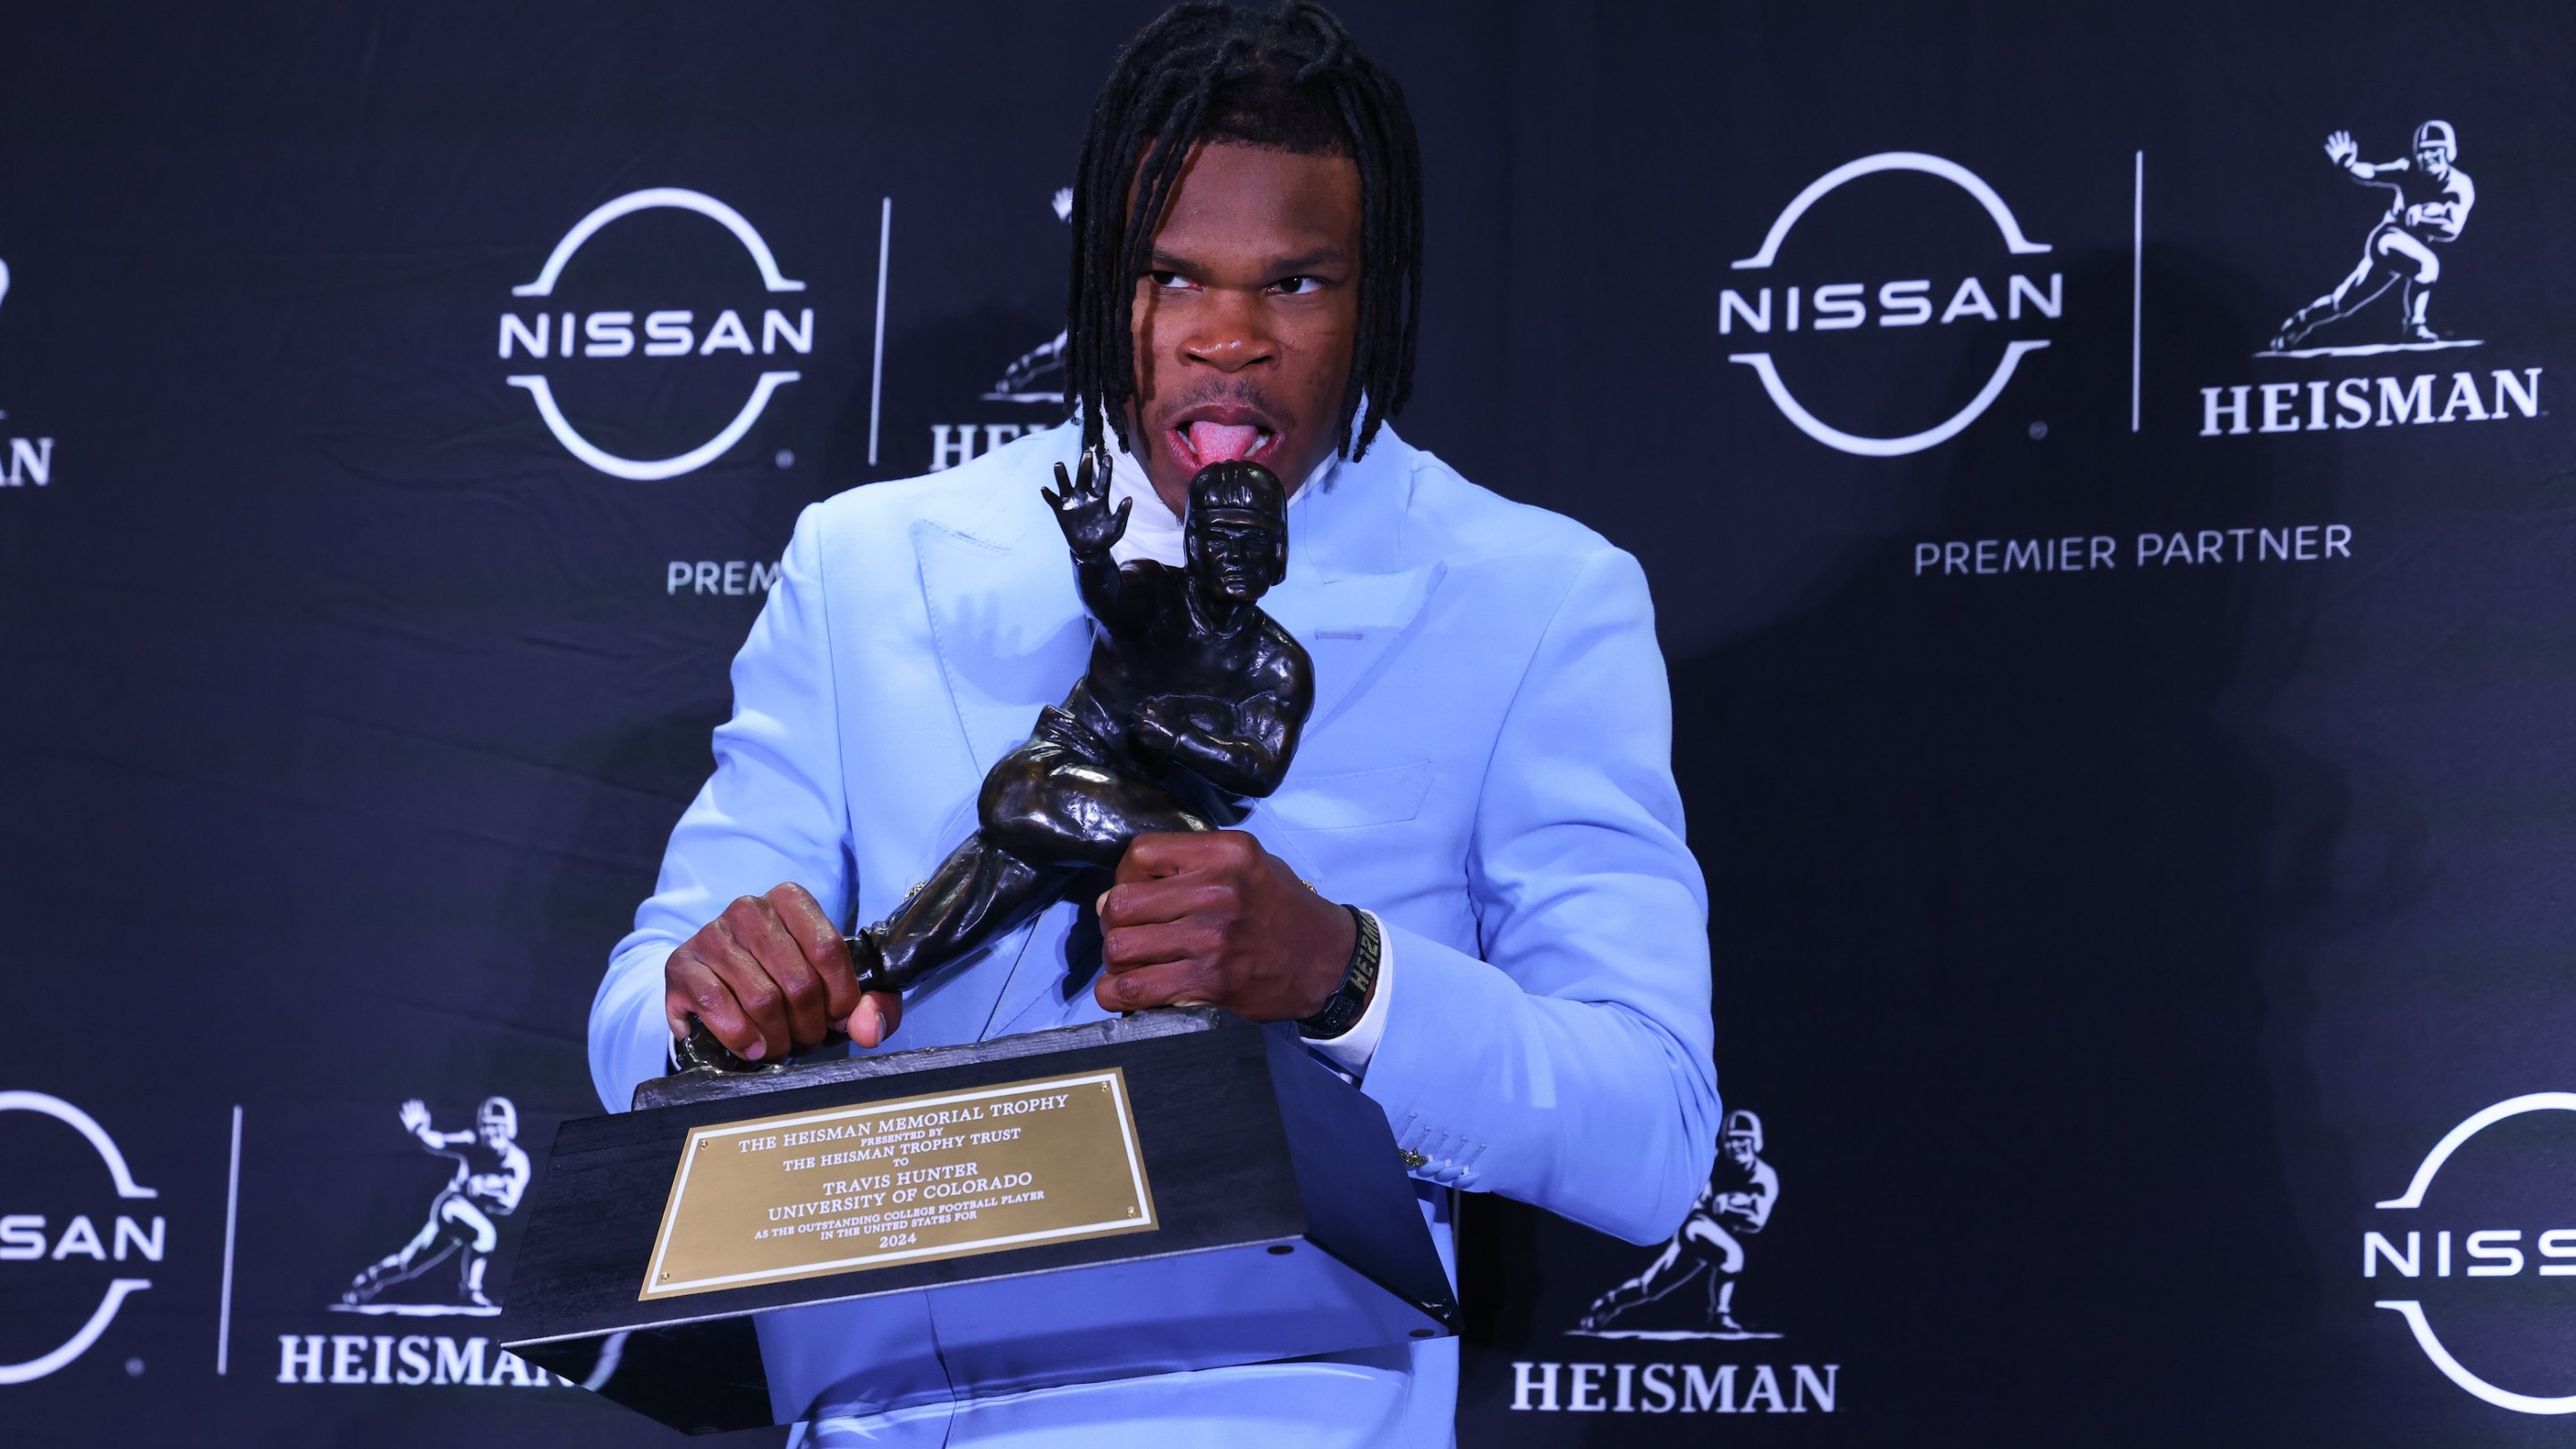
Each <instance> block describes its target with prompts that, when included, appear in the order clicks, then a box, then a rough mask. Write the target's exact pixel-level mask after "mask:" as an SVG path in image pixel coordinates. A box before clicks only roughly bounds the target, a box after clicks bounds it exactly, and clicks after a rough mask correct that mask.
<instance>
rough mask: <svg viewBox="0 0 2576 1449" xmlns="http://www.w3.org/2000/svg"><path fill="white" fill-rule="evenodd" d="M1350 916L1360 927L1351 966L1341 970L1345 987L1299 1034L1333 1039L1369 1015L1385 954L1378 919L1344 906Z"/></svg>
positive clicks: (1338, 989) (1337, 989)
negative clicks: (1371, 992) (1372, 991)
mask: <svg viewBox="0 0 2576 1449" xmlns="http://www.w3.org/2000/svg"><path fill="white" fill-rule="evenodd" d="M1342 909H1343V910H1346V911H1348V912H1350V913H1351V924H1352V925H1353V926H1356V927H1357V928H1358V934H1357V936H1356V937H1355V938H1354V939H1353V940H1352V942H1351V964H1350V965H1349V966H1347V967H1345V968H1344V969H1343V971H1342V984H1341V985H1339V986H1337V987H1335V988H1333V994H1332V995H1331V996H1329V997H1327V998H1325V1000H1324V1009H1323V1010H1321V1011H1318V1012H1316V1013H1315V1014H1314V1015H1313V1016H1310V1017H1307V1018H1306V1019H1305V1020H1303V1021H1301V1022H1299V1023H1297V1034H1298V1035H1299V1036H1303V1037H1306V1038H1308V1039H1310V1040H1330V1039H1331V1038H1333V1037H1337V1036H1340V1035H1342V1034H1343V1033H1344V1032H1347V1031H1349V1030H1350V1029H1351V1028H1352V1027H1354V1026H1357V1025H1359V1020H1360V1018H1361V1017H1362V1016H1364V1015H1366V1014H1367V1012H1368V1003H1369V993H1370V991H1371V990H1373V989H1375V987H1376V986H1377V968H1378V961H1379V959H1380V957H1381V956H1382V955H1383V954H1384V953H1385V950H1386V946H1385V943H1384V942H1383V941H1382V940H1380V939H1379V936H1378V929H1377V917H1375V916H1372V915H1370V914H1369V913H1368V912H1366V911H1364V910H1361V909H1360V908H1359V907H1357V906H1351V905H1346V906H1344V907H1342Z"/></svg>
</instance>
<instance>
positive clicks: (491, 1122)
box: [474, 1097, 519, 1139]
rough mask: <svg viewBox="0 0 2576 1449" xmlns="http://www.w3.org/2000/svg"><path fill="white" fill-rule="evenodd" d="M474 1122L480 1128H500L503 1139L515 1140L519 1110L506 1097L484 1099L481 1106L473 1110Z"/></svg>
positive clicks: (517, 1133)
mask: <svg viewBox="0 0 2576 1449" xmlns="http://www.w3.org/2000/svg"><path fill="white" fill-rule="evenodd" d="M474 1120H475V1122H476V1123H477V1124H478V1125H480V1126H486V1127H498V1128H500V1129H501V1135H502V1136H504V1137H508V1138H512V1139H516V1138H517V1137H518V1135H519V1109H518V1108H517V1107H515V1106H513V1105H511V1102H510V1099H509V1098H507V1097H486V1098H484V1099H483V1105H482V1106H481V1107H479V1108H477V1109H476V1110H475V1113H474Z"/></svg>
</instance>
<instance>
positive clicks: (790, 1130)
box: [638, 1068, 1155, 1299]
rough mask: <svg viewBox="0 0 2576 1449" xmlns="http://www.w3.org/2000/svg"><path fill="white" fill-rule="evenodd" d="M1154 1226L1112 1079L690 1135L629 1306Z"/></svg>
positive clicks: (836, 1111) (1118, 1084)
mask: <svg viewBox="0 0 2576 1449" xmlns="http://www.w3.org/2000/svg"><path fill="white" fill-rule="evenodd" d="M1154 1226H1155V1220H1154V1204H1153V1195H1152V1193H1151V1192H1150V1190H1149V1189H1148V1187H1147V1184H1146V1181H1145V1168H1144V1159H1143V1157H1142V1155H1141V1154H1140V1153H1139V1152H1138V1150H1137V1145H1136V1126H1135V1120H1134V1117H1133V1114H1132V1113H1131V1111H1130V1110H1129V1107H1128V1102H1127V1086H1126V1078H1125V1076H1124V1074H1123V1073H1121V1072H1120V1071H1118V1070H1117V1069H1115V1068H1113V1069H1110V1070H1108V1071H1101V1072H1090V1073H1084V1074H1081V1075H1078V1076H1069V1077H1055V1078H1049V1079H1046V1080H1041V1081H1027V1082H1012V1083H1006V1084H1003V1085H1001V1086H995V1087H981V1088H975V1089H972V1090H968V1091H959V1092H946V1093H939V1094H936V1095H932V1096H922V1097H906V1098H902V1099H899V1100H896V1101H888V1102H871V1103H866V1104H863V1105H860V1106H853V1107H840V1108H833V1109H830V1110H826V1111H820V1112H802V1113H792V1114H789V1115H785V1116H777V1117H763V1118H758V1119H755V1120H752V1121H747V1122H729V1123H723V1124H720V1125H716V1126H711V1127H700V1128H697V1129H695V1130H693V1131H691V1132H690V1134H689V1140H688V1143H687V1145H686V1146H685V1147H684V1148H683V1150H682V1152H681V1154H680V1165H679V1168H678V1170H677V1172H676V1173H675V1174H674V1176H673V1179H672V1183H671V1197H670V1202H669V1204H668V1206H667V1207H665V1208H664V1209H663V1213H662V1226H661V1231H660V1233H659V1235H658V1238H657V1240H656V1242H655V1244H654V1249H653V1258H652V1262H651V1265H650V1267H649V1268H648V1269H647V1271H646V1275H645V1280H644V1285H643V1289H642V1291H641V1292H640V1293H639V1294H638V1296H639V1297H641V1298H647V1299H650V1298H662V1297H671V1296H676V1295H680V1294H687V1293H705V1292H711V1291H713V1290H716V1289H719V1288H731V1287H738V1286H741V1285H743V1284H748V1283H762V1282H777V1281H783V1280H787V1279H794V1278H810V1277H816V1276H819V1275H822V1274H825V1273H840V1272H847V1271H850V1270H852V1269H857V1268H866V1267H873V1266H877V1265H880V1264H887V1263H897V1262H919V1261H924V1260H929V1259H937V1258H955V1257H964V1256H967V1255H970V1254H975V1253H989V1252H995V1251H999V1250H1001V1249H1004V1248H1011V1247H1018V1246H1021V1245H1023V1244H1028V1243H1036V1242H1060V1241H1065V1240H1068V1239H1078V1238H1091V1237H1101V1236H1105V1235H1108V1234H1111V1233H1127V1232H1141V1231H1147V1230H1150V1229H1152V1228H1153V1227H1154Z"/></svg>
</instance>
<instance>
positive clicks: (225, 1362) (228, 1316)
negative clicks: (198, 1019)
mask: <svg viewBox="0 0 2576 1449" xmlns="http://www.w3.org/2000/svg"><path fill="white" fill-rule="evenodd" d="M241 1137H242V1109H241V1108H240V1106H239V1105H235V1106H234V1108H233V1165H232V1170H231V1171H230V1172H229V1173H228V1174H227V1175H226V1176H225V1178H224V1292H223V1300H222V1306H221V1307H219V1308H217V1309H216V1310H215V1372H216V1373H217V1374H219V1375H220V1374H222V1373H224V1372H225V1371H226V1370H227V1369H229V1368H230V1367H231V1361H232V1347H233V1225H234V1223H235V1221H236V1220H237V1219H238V1217H239V1209H240V1207H241Z"/></svg>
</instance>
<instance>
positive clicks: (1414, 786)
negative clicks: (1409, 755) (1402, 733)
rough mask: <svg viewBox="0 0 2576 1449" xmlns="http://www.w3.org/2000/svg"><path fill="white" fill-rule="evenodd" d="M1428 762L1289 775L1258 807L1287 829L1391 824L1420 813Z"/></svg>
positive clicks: (1428, 782) (1425, 793) (1427, 786)
mask: <svg viewBox="0 0 2576 1449" xmlns="http://www.w3.org/2000/svg"><path fill="white" fill-rule="evenodd" d="M1431 778H1432V769H1431V766H1430V764H1429V763H1428V762H1424V763H1420V764H1412V765H1397V766H1394V767H1392V768H1389V769H1382V770H1358V771H1353V772H1351V773H1348V774H1341V775H1317V776H1312V777H1304V778H1300V777H1291V778H1290V779H1289V781H1288V782H1287V783H1286V784H1285V785H1283V786H1281V787H1280V790H1279V793H1278V794H1276V795H1273V796H1271V797H1270V798H1269V799H1268V800H1267V801H1264V802H1263V804H1262V809H1263V810H1264V811H1265V812H1266V813H1267V814H1269V816H1270V817H1271V818H1272V819H1274V820H1276V821H1278V822H1279V823H1280V824H1281V825H1284V826H1286V827H1288V828H1289V829H1291V830H1349V829H1353V828H1355V827H1357V826H1362V825H1397V824H1401V823H1403V822H1405V821H1407V820H1411V819H1413V818H1414V817H1415V816H1416V815H1419V814H1421V813H1422V802H1423V800H1424V798H1425V797H1427V796H1428V795H1429V794H1430V793H1431Z"/></svg>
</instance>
